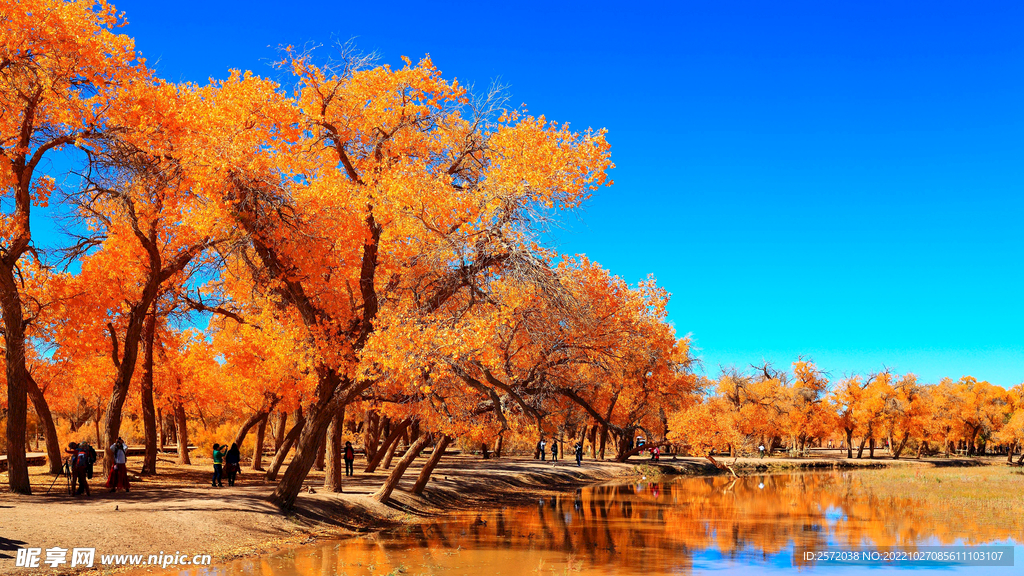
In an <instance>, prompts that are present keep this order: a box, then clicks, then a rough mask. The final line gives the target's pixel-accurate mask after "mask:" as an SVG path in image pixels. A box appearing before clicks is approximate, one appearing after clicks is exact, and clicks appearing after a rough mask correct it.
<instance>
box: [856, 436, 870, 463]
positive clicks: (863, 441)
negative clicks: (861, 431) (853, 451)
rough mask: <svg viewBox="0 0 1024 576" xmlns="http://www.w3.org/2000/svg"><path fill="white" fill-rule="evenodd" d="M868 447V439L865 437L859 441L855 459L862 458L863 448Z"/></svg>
mask: <svg viewBox="0 0 1024 576" xmlns="http://www.w3.org/2000/svg"><path fill="white" fill-rule="evenodd" d="M867 445H868V437H867V436H865V437H863V438H861V439H860V446H857V458H863V457H864V447H865V446H867Z"/></svg>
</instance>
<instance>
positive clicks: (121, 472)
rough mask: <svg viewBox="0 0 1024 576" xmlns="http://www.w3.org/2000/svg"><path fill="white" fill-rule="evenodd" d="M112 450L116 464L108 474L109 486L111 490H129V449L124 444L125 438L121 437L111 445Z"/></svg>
mask: <svg viewBox="0 0 1024 576" xmlns="http://www.w3.org/2000/svg"><path fill="white" fill-rule="evenodd" d="M110 452H111V454H113V455H114V465H113V466H112V467H111V468H110V474H108V475H107V488H109V489H110V491H111V492H117V489H118V488H124V491H125V492H128V491H129V486H128V466H127V462H128V451H127V449H126V448H125V446H124V440H122V439H121V438H120V437H119V438H118V439H117V442H114V444H113V445H112V446H111V447H110Z"/></svg>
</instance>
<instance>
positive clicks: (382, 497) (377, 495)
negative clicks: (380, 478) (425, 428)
mask: <svg viewBox="0 0 1024 576" xmlns="http://www.w3.org/2000/svg"><path fill="white" fill-rule="evenodd" d="M427 436H428V434H424V435H422V436H420V438H419V439H418V440H416V443H415V444H413V445H412V446H410V447H409V449H408V450H406V451H405V456H402V459H401V460H399V461H398V465H397V466H395V469H394V470H392V471H391V474H388V477H387V480H385V481H384V484H383V485H381V487H380V489H378V490H377V491H376V492H374V494H373V498H374V500H376V501H378V502H380V503H382V504H387V502H388V500H389V499H390V498H391V493H392V492H394V491H395V488H396V487H397V486H398V482H399V480H401V479H402V475H403V474H405V471H406V469H408V468H409V465H410V464H412V461H413V460H415V459H416V457H417V456H419V455H420V452H422V451H423V449H424V448H426V446H427Z"/></svg>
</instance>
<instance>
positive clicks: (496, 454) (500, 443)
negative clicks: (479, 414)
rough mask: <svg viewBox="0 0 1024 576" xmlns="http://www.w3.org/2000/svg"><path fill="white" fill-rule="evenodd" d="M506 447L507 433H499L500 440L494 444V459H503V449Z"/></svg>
mask: <svg viewBox="0 0 1024 576" xmlns="http://www.w3.org/2000/svg"><path fill="white" fill-rule="evenodd" d="M504 447H505V431H504V430H502V431H501V432H498V440H497V441H496V442H495V443H494V457H495V458H501V449H502V448H504Z"/></svg>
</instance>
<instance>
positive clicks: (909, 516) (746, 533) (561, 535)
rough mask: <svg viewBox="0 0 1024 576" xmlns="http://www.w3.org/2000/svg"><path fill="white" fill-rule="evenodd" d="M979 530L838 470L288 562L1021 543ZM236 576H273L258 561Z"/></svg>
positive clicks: (613, 494) (357, 546) (582, 499)
mask: <svg viewBox="0 0 1024 576" xmlns="http://www.w3.org/2000/svg"><path fill="white" fill-rule="evenodd" d="M938 514H941V518H942V521H937V518H939V516H938ZM987 522H988V523H985V521H981V520H978V518H977V517H976V515H975V514H972V511H971V510H966V509H965V510H959V511H956V510H953V511H951V510H942V511H936V510H929V509H925V508H923V507H921V506H918V505H916V503H915V501H914V500H913V499H912V498H909V497H907V496H905V495H900V494H884V493H877V492H872V491H870V490H867V489H865V488H864V487H862V486H861V483H860V481H859V480H858V479H857V475H856V474H851V473H846V472H838V471H837V472H834V473H815V474H794V475H775V476H752V477H744V478H739V479H736V480H732V479H728V478H725V477H709V478H689V479H681V480H675V481H668V482H659V483H650V482H645V483H641V484H625V485H605V486H597V487H592V488H586V489H582V490H578V491H576V493H574V494H566V495H557V496H553V497H545V498H543V499H539V500H538V501H537V504H536V505H534V506H525V507H516V508H506V509H503V510H496V511H489V512H481V513H479V514H472V515H468V516H460V517H455V518H451V519H448V520H443V521H438V522H433V523H430V524H423V525H413V526H408V527H405V528H402V529H399V530H395V531H393V532H390V533H386V534H381V535H379V536H377V537H370V538H364V539H358V540H354V541H348V542H342V543H335V544H333V545H332V546H333V547H329V546H325V547H323V548H321V549H320V550H322V552H321V554H323V556H319V555H318V554H317V553H315V552H313V551H307V552H304V553H297V555H296V557H295V559H294V567H295V572H298V573H299V574H302V575H303V576H313V575H319V576H324V575H327V574H334V573H346V570H348V573H361V572H359V571H358V570H352V567H357V566H358V567H362V568H360V569H367V568H368V567H370V566H374V567H376V568H377V569H379V570H378V572H380V571H381V570H383V569H384V568H385V567H388V566H390V567H392V568H393V567H396V566H400V565H403V564H404V565H406V566H436V565H441V564H446V565H447V564H450V563H451V562H453V561H456V560H457V557H456V558H453V557H452V556H453V555H458V554H461V553H463V552H460V550H461V551H466V550H470V549H472V550H488V549H494V550H511V549H515V550H528V551H534V552H536V551H547V552H557V553H559V554H560V555H561V554H565V555H566V556H567V557H568V556H571V557H574V558H576V559H578V560H584V561H585V562H586V563H587V564H589V565H590V566H602V565H608V564H613V565H621V566H631V567H637V566H644V567H649V568H650V569H651V571H652V572H659V571H661V570H664V569H667V568H672V569H673V571H676V570H684V571H686V570H688V569H689V568H691V567H692V557H693V555H694V553H695V552H697V551H701V550H705V549H714V550H717V551H719V552H720V553H721V554H723V555H724V556H727V557H746V558H748V561H749V560H753V559H755V558H759V557H762V556H767V555H772V554H778V553H780V552H783V551H786V550H788V548H789V547H790V546H792V545H796V546H805V547H809V548H818V549H826V548H828V547H829V546H831V547H836V546H856V545H862V544H865V545H876V546H892V545H895V544H900V545H901V546H907V545H912V544H913V543H914V542H922V541H926V540H928V541H929V542H928V543H932V542H933V541H934V542H935V543H941V544H949V543H953V542H954V541H955V540H957V539H963V540H965V541H967V542H984V541H991V540H1005V539H1010V538H1016V539H1020V538H1021V535H1022V522H1024V521H1022V520H1021V519H1020V518H1016V517H1014V516H1013V515H1012V514H1009V513H1008V514H1007V518H1005V519H1004V518H999V519H995V520H993V519H991V518H990V519H988V520H987ZM932 539H934V540H933V541H932ZM328 548H329V549H328ZM335 550H337V551H335ZM303 554H305V556H304V555H303ZM502 554H503V555H502V556H500V557H499V556H496V555H495V556H491V558H493V562H495V563H496V564H500V563H502V562H508V560H507V558H509V556H508V555H507V554H506V553H502ZM502 558H504V559H502ZM794 561H796V562H800V560H799V559H794ZM495 567H496V568H497V567H499V566H495ZM390 569H391V568H388V570H390ZM386 571H387V570H384V572H385V573H386ZM245 572H246V573H251V574H262V575H264V576H269V575H270V574H277V573H280V571H279V570H273V569H269V568H268V566H267V564H266V563H265V562H264V563H262V566H260V567H258V568H257V567H256V566H255V565H254V566H252V567H251V568H250V570H246V571H245Z"/></svg>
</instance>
